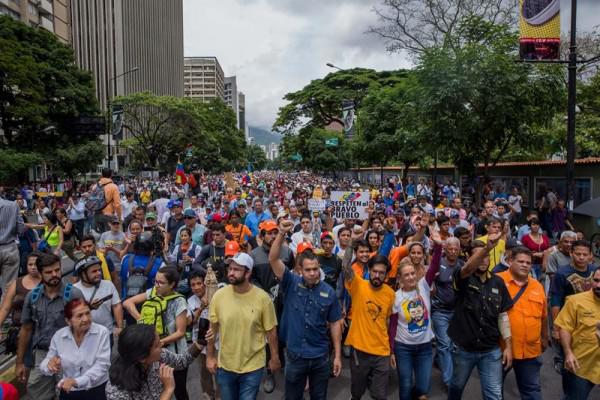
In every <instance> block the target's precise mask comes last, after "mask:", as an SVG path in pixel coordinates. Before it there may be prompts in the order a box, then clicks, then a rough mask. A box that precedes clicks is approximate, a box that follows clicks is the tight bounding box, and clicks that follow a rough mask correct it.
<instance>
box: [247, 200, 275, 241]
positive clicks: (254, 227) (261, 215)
mask: <svg viewBox="0 0 600 400" xmlns="http://www.w3.org/2000/svg"><path fill="white" fill-rule="evenodd" d="M263 206H264V204H263V201H262V200H260V199H256V200H254V205H253V208H254V211H252V212H251V213H248V215H247V216H246V226H247V227H248V229H250V230H251V231H252V236H254V237H257V236H258V225H260V223H261V222H263V221H266V220H268V219H271V218H272V217H271V214H269V213H268V212H266V211H264V209H263Z"/></svg>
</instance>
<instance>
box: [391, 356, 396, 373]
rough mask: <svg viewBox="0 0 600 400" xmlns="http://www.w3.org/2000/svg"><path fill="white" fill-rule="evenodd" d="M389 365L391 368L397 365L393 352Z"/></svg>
mask: <svg viewBox="0 0 600 400" xmlns="http://www.w3.org/2000/svg"><path fill="white" fill-rule="evenodd" d="M390 366H391V367H392V369H396V367H397V365H396V356H395V355H393V354H392V355H391V356H390Z"/></svg>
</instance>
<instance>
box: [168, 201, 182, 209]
mask: <svg viewBox="0 0 600 400" xmlns="http://www.w3.org/2000/svg"><path fill="white" fill-rule="evenodd" d="M173 207H181V202H180V201H179V200H169V202H168V203H167V208H168V209H171V208H173Z"/></svg>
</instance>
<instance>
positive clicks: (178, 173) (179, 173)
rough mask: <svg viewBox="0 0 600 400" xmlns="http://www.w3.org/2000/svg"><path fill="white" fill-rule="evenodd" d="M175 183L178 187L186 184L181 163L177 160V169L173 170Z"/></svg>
mask: <svg viewBox="0 0 600 400" xmlns="http://www.w3.org/2000/svg"><path fill="white" fill-rule="evenodd" d="M175 182H177V184H178V185H185V184H186V183H187V178H186V176H185V171H184V170H183V163H182V162H181V161H180V160H177V168H175Z"/></svg>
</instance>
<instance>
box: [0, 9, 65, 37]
mask: <svg viewBox="0 0 600 400" xmlns="http://www.w3.org/2000/svg"><path fill="white" fill-rule="evenodd" d="M0 14H3V15H8V16H10V17H12V18H14V19H18V20H20V21H22V22H24V23H26V24H29V25H31V26H39V27H42V28H44V29H46V30H48V31H50V32H52V33H54V34H55V35H56V36H57V37H58V38H59V39H60V40H61V41H62V42H64V43H70V41H71V36H70V27H69V0H0Z"/></svg>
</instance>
